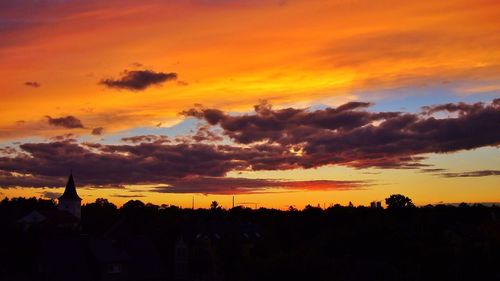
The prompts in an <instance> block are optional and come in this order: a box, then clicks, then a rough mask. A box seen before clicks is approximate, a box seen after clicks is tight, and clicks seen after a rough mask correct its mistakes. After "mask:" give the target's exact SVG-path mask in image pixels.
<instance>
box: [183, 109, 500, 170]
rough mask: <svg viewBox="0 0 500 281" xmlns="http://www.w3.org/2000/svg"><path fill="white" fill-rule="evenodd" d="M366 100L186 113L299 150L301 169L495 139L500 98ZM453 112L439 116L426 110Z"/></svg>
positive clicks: (404, 158)
mask: <svg viewBox="0 0 500 281" xmlns="http://www.w3.org/2000/svg"><path fill="white" fill-rule="evenodd" d="M368 105H369V104H368V103H361V102H350V103H347V104H344V105H341V106H339V107H337V108H326V109H322V110H315V111H310V110H307V109H295V108H285V109H280V110H273V109H272V108H271V106H269V105H268V104H266V103H263V104H261V105H258V106H256V107H255V113H253V114H245V115H230V114H227V113H225V112H222V111H220V110H218V109H206V108H202V107H197V108H194V109H190V110H187V111H184V112H183V114H184V115H186V116H192V117H195V118H198V119H202V120H205V121H206V122H207V124H209V125H211V126H220V127H221V128H222V129H223V133H224V135H226V136H228V137H229V138H231V139H232V140H233V141H234V142H236V143H239V144H245V145H253V144H257V143H267V144H269V145H280V146H282V147H284V148H285V150H293V151H299V152H301V155H302V157H300V161H299V162H298V163H296V164H297V165H298V166H301V167H304V168H312V167H317V166H322V165H328V164H341V165H346V166H351V167H356V168H367V167H379V168H398V167H400V168H419V167H424V166H425V165H423V164H422V163H421V161H422V160H423V159H425V158H424V157H423V156H420V155H421V154H425V153H448V152H455V151H459V150H464V149H473V148H478V147H483V146H496V145H498V144H499V143H500V99H496V100H494V101H493V102H491V103H488V104H484V103H475V104H464V103H457V104H445V105H436V106H431V107H425V108H424V109H423V111H422V113H417V114H410V113H402V112H370V111H366V110H363V108H365V107H367V106H368ZM438 111H447V112H458V113H459V114H458V116H457V117H455V118H452V117H448V118H442V119H438V118H435V117H433V116H430V115H429V114H430V113H435V112H438Z"/></svg>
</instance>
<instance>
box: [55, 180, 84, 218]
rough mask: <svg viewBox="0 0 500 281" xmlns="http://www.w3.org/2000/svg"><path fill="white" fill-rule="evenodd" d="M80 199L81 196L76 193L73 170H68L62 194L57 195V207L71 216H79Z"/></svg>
mask: <svg viewBox="0 0 500 281" xmlns="http://www.w3.org/2000/svg"><path fill="white" fill-rule="evenodd" d="M81 201H82V198H80V196H78V194H77V193H76V185H75V180H74V179H73V171H71V172H70V174H69V178H68V183H67V184H66V188H65V189H64V193H63V195H61V197H59V203H58V209H59V210H61V211H66V212H68V213H70V214H72V215H73V216H75V217H77V218H80V217H81Z"/></svg>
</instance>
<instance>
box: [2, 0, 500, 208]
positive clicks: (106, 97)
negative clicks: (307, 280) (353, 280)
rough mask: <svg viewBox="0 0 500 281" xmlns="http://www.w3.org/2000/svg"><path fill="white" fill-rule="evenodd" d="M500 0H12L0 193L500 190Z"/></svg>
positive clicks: (364, 197)
mask: <svg viewBox="0 0 500 281" xmlns="http://www.w3.org/2000/svg"><path fill="white" fill-rule="evenodd" d="M499 145H500V2H499V1H496V0H495V1H483V0H474V1H472V0H468V1H464V0H441V1H396V0H391V1H385V0H381V1H365V0H324V1H323V0H268V1H263V0H262V1H261V0H161V1H160V0H156V1H154V0H153V1H147V0H145V1H132V0H130V1H127V0H119V1H118V0H107V1H100V0H16V1H11V0H0V187H1V188H0V198H3V197H9V198H11V197H16V196H30V197H31V196H35V197H42V198H57V196H58V195H60V194H61V192H62V190H63V189H62V188H63V187H64V185H65V183H66V180H67V177H68V175H69V173H70V170H71V169H72V170H73V175H74V177H75V181H76V184H77V187H78V192H79V195H80V197H82V198H83V201H84V203H87V202H93V201H94V200H95V199H96V198H99V197H106V198H108V199H109V200H110V201H112V202H114V203H115V204H117V205H121V204H123V203H124V202H126V201H128V200H131V199H139V200H141V201H144V202H151V203H154V204H169V205H177V206H182V207H191V203H192V198H193V197H194V200H195V204H196V207H208V206H209V204H210V202H211V201H213V200H217V201H218V202H219V203H220V204H221V205H222V206H223V207H226V208H227V207H230V206H231V201H232V196H233V195H234V196H235V200H236V204H237V205H239V204H241V205H244V206H248V207H272V208H279V209H285V208H287V207H288V206H290V205H294V206H296V207H297V208H303V207H304V206H305V205H306V204H311V205H317V204H320V205H321V206H323V205H326V206H328V205H330V204H335V203H339V204H344V205H345V204H348V202H349V201H352V202H353V204H355V205H368V204H369V203H370V201H373V200H378V201H379V200H383V199H384V198H386V197H388V196H389V195H390V194H394V193H401V194H404V195H406V196H409V197H410V198H412V199H413V201H414V202H415V203H416V204H417V205H425V204H436V203H439V202H444V203H459V202H500V150H499Z"/></svg>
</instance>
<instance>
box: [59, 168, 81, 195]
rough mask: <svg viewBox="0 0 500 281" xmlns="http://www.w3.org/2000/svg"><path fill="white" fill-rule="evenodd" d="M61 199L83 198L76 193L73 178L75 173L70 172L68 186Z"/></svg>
mask: <svg viewBox="0 0 500 281" xmlns="http://www.w3.org/2000/svg"><path fill="white" fill-rule="evenodd" d="M61 199H70V200H82V198H80V196H78V194H77V193H76V186H75V181H74V180H73V173H70V174H69V178H68V183H67V184H66V188H65V189H64V193H63V195H61V197H59V200H61Z"/></svg>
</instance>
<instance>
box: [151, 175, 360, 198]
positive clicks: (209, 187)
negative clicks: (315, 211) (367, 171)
mask: <svg viewBox="0 0 500 281" xmlns="http://www.w3.org/2000/svg"><path fill="white" fill-rule="evenodd" d="M169 184H170V186H168V187H158V188H155V189H154V190H153V191H156V192H166V193H204V194H249V193H251V194H257V193H269V192H279V190H283V191H291V190H293V191H296V190H311V191H312V190H351V189H361V188H364V187H365V186H367V185H368V183H367V182H363V181H334V180H313V181H288V180H275V179H249V178H229V177H188V178H183V179H178V180H174V181H171V182H170V183H169Z"/></svg>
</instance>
